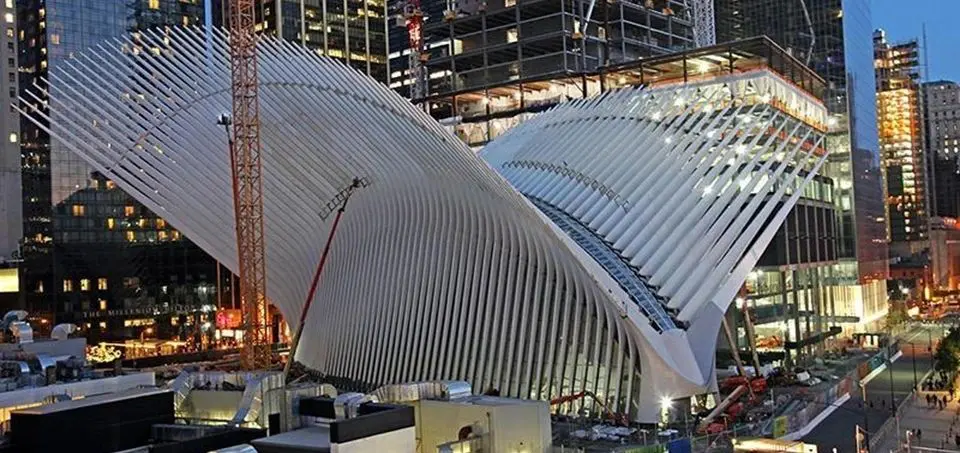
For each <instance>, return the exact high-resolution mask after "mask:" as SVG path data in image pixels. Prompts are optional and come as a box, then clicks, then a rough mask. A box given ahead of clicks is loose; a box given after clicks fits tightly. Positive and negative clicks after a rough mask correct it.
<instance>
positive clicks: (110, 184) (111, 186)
mask: <svg viewBox="0 0 960 453" xmlns="http://www.w3.org/2000/svg"><path fill="white" fill-rule="evenodd" d="M116 188H117V183H115V182H113V181H110V180H109V179H108V180H107V190H110V189H116Z"/></svg>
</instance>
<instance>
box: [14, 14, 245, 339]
mask: <svg viewBox="0 0 960 453" xmlns="http://www.w3.org/2000/svg"><path fill="white" fill-rule="evenodd" d="M16 14H17V17H16V23H17V26H18V27H19V29H20V33H19V35H18V37H17V41H18V43H19V55H18V63H19V73H20V77H19V87H20V92H21V93H25V92H26V91H28V90H32V89H34V87H35V86H45V83H46V80H49V77H50V74H51V73H52V72H56V71H58V70H60V69H62V68H63V67H64V66H65V65H66V64H67V61H68V60H69V59H71V58H74V57H75V56H76V55H77V54H78V53H79V52H81V51H83V50H86V49H87V48H90V47H93V46H96V45H98V44H101V43H102V42H103V41H104V40H108V39H114V38H118V37H121V36H123V35H124V34H125V33H127V32H128V31H137V30H140V29H147V28H154V27H165V26H171V25H178V24H183V23H184V22H187V23H189V24H191V25H199V24H202V20H203V17H204V15H203V3H202V2H200V1H181V0H176V1H173V0H142V1H140V0H135V1H133V0H124V1H120V0H97V1H86V2H76V1H74V0H20V1H19V2H17V11H16ZM29 99H30V100H31V101H33V103H39V102H40V101H41V99H38V98H29ZM20 126H21V128H22V136H21V143H20V145H21V154H22V162H21V173H22V185H23V192H22V209H23V219H22V224H23V254H24V262H23V263H22V264H21V266H20V271H21V273H22V280H21V281H22V289H23V290H24V291H23V292H22V295H23V299H22V300H20V301H18V303H20V304H22V308H24V309H26V310H28V311H30V312H31V313H38V314H43V315H44V316H48V317H53V318H55V320H56V321H57V322H71V321H72V322H75V323H76V324H77V325H79V326H80V327H81V328H84V329H89V330H88V331H87V333H86V336H87V337H88V338H89V339H90V340H91V341H98V340H122V339H129V338H141V339H142V338H144V337H145V336H146V337H148V338H149V337H151V336H160V337H165V338H175V337H177V336H178V335H179V334H181V333H183V332H184V327H185V326H183V324H184V322H182V320H180V319H179V318H180V317H181V316H186V317H187V319H191V318H192V313H194V312H195V311H196V309H198V308H199V307H201V306H202V305H204V304H209V305H216V291H215V288H217V286H218V285H217V284H216V277H217V276H218V275H220V276H221V277H223V278H224V280H223V282H222V285H220V286H222V287H223V288H225V290H224V291H223V292H222V294H223V295H224V296H223V297H225V299H226V300H227V304H229V299H230V295H229V287H230V283H229V275H230V274H229V272H226V271H223V272H218V263H217V262H216V261H215V260H213V259H212V258H210V257H209V255H207V254H206V253H204V252H203V251H202V250H200V249H199V248H198V247H197V246H196V245H194V244H193V243H192V242H190V241H189V240H186V239H185V238H184V237H183V235H182V234H181V233H180V232H179V231H178V230H176V229H175V228H172V227H170V226H169V225H168V224H167V223H166V222H165V221H164V220H163V219H162V218H160V217H159V216H157V215H156V214H155V213H153V212H152V211H150V210H149V209H147V208H146V207H144V206H143V205H142V204H141V203H139V202H137V201H136V200H134V199H133V198H132V197H130V196H129V195H128V194H127V193H126V192H124V191H123V190H121V189H119V188H118V187H117V186H116V185H115V184H114V182H113V181H111V180H109V179H108V178H105V177H103V176H102V175H101V174H100V173H99V172H96V171H94V169H93V168H92V167H90V166H89V164H87V163H86V162H85V161H83V160H82V159H78V158H77V157H76V155H75V154H74V153H72V152H71V151H70V149H69V147H68V146H67V145H66V144H64V143H62V142H60V141H58V140H55V139H51V138H50V137H49V136H48V135H47V134H46V133H45V132H44V131H43V129H42V128H40V127H37V125H36V124H35V123H32V122H29V121H26V120H25V119H24V120H23V122H22V124H21V125H20ZM171 319H172V320H171ZM178 323H179V324H178ZM190 323H191V324H193V322H192V319H191V322H190ZM147 329H149V331H148V330H147ZM145 333H148V335H145Z"/></svg>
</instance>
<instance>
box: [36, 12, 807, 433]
mask: <svg viewBox="0 0 960 453" xmlns="http://www.w3.org/2000/svg"><path fill="white" fill-rule="evenodd" d="M140 39H141V42H140V45H141V46H143V49H146V50H144V51H140V50H139V49H140V48H139V47H137V46H135V45H134V43H133V42H124V41H117V42H113V43H109V44H104V45H103V46H102V47H100V48H98V49H93V50H91V51H89V52H86V53H84V54H82V55H78V56H77V58H76V59H75V60H74V61H72V62H70V63H69V64H67V65H65V66H66V67H65V68H63V69H61V70H60V71H59V72H56V73H54V74H53V75H52V76H51V77H52V80H50V86H51V87H53V88H52V91H51V92H50V93H49V95H50V102H49V108H48V109H47V108H44V105H43V104H42V102H41V100H42V99H43V93H40V96H39V97H37V98H34V99H24V101H26V102H28V103H29V102H32V103H36V104H37V105H38V106H40V108H39V109H36V110H33V109H31V110H30V111H27V112H24V113H25V114H26V115H27V116H28V117H30V118H31V119H33V120H34V121H36V122H37V123H38V124H40V125H45V124H50V125H51V126H49V132H50V134H51V135H52V136H53V137H55V138H56V139H58V140H63V141H65V142H67V143H69V144H70V145H71V146H72V147H73V149H75V150H76V152H77V153H78V154H79V155H80V156H82V157H83V158H84V159H86V161H87V162H89V163H90V165H91V166H92V167H93V168H95V169H96V170H97V171H99V172H101V173H103V174H104V175H105V176H107V177H109V178H111V179H113V180H114V181H115V182H116V183H117V184H118V185H119V186H120V187H122V188H123V189H124V190H126V191H128V192H129V193H130V194H131V195H133V196H134V197H136V198H137V199H138V200H140V201H141V202H142V203H144V204H145V205H146V206H147V207H149V208H150V209H152V210H154V211H155V212H157V213H158V214H160V215H161V216H162V217H164V218H165V219H166V220H167V221H168V222H169V223H170V224H172V225H173V226H175V227H176V228H178V229H180V230H181V231H183V232H184V233H185V234H186V235H187V236H188V237H189V238H190V239H191V240H193V241H194V242H195V243H197V244H198V245H199V246H200V247H202V248H203V249H204V250H206V251H207V252H208V253H210V254H211V255H212V256H213V257H215V258H216V259H218V260H220V261H221V262H223V263H224V264H225V265H226V266H228V267H229V268H231V269H233V270H236V267H237V266H236V264H237V250H236V241H235V236H234V227H233V214H232V206H233V205H232V202H231V187H230V175H229V165H228V164H229V163H228V158H229V156H228V153H227V137H226V134H225V132H224V131H223V129H221V128H220V127H218V126H217V125H216V118H217V116H218V115H219V114H220V113H222V112H228V111H229V110H230V101H231V98H230V92H229V89H230V77H229V73H228V71H229V64H228V52H227V47H226V38H225V36H223V35H221V34H219V32H215V33H214V34H213V36H211V37H210V39H209V40H207V39H205V38H204V35H203V33H202V32H200V31H197V30H184V29H173V30H171V31H170V32H169V34H168V35H166V36H159V35H154V34H150V33H146V34H143V35H142V36H141V38H140ZM260 45H261V51H260V58H261V61H260V77H261V87H260V102H261V121H262V140H263V147H264V181H265V189H264V190H265V199H264V204H265V217H266V220H265V222H266V234H267V237H266V254H267V269H268V277H267V278H268V280H269V284H268V285H267V287H268V288H269V294H268V297H269V299H270V300H271V301H272V303H274V304H276V305H277V306H278V307H279V308H280V310H281V311H282V312H283V314H284V316H285V318H286V319H288V320H291V319H297V318H298V315H299V312H300V309H301V308H302V306H303V304H304V298H305V296H306V293H307V290H308V287H309V284H310V279H311V276H312V273H313V271H314V268H315V266H316V264H317V262H318V260H319V255H320V251H321V249H322V247H323V245H324V241H325V238H326V236H327V234H328V232H329V228H330V226H331V223H332V216H329V217H326V216H321V215H320V214H321V213H323V212H325V210H326V209H327V208H326V206H327V204H328V203H329V202H330V201H331V200H333V199H335V197H336V196H337V194H338V193H339V192H340V190H341V189H342V188H343V187H344V186H346V185H347V184H349V183H350V182H351V181H352V179H353V178H355V177H361V178H365V179H366V180H367V181H369V182H370V185H369V186H368V187H366V188H363V189H362V190H360V191H358V192H356V194H355V195H354V197H353V198H352V199H351V202H350V206H349V208H348V211H347V213H346V214H345V216H344V218H343V221H342V224H341V226H340V230H338V233H337V236H336V238H335V242H334V244H333V248H332V251H331V255H330V257H329V262H328V264H327V267H326V269H325V271H324V274H323V276H322V278H321V282H320V287H319V290H318V292H317V296H316V297H317V299H316V301H315V303H314V304H313V306H312V308H311V313H310V315H309V317H308V320H307V323H308V325H307V328H306V329H305V331H304V336H303V339H302V342H301V347H300V350H299V353H298V356H297V359H298V360H300V361H302V362H304V363H305V364H307V365H309V366H311V367H314V368H316V369H318V370H320V371H321V372H323V373H327V374H329V375H333V376H339V377H344V378H349V379H351V380H355V381H360V382H364V383H369V384H371V385H379V384H389V383H398V382H407V381H417V380H434V379H462V380H466V381H469V382H470V383H471V384H472V385H473V387H474V389H479V390H485V389H488V388H496V389H498V390H499V391H500V392H501V393H502V394H504V395H507V396H516V397H523V398H538V399H552V398H555V397H558V396H561V395H568V394H571V393H576V392H579V391H583V390H589V391H592V392H595V393H596V394H597V395H598V396H599V398H601V399H602V400H603V401H605V402H606V403H608V405H609V406H610V407H611V408H612V409H613V410H614V411H617V412H626V413H629V414H631V416H632V417H633V418H634V419H636V420H642V421H647V422H652V421H655V419H656V414H657V413H658V411H659V401H660V400H661V398H663V397H680V396H689V395H694V394H699V393H703V392H705V391H707V390H708V389H709V388H710V387H711V386H712V385H715V384H714V382H713V376H714V373H713V361H714V357H713V354H714V348H715V344H716V338H717V332H718V328H719V323H720V317H721V316H722V314H723V313H724V311H725V309H726V307H727V305H728V304H729V302H730V301H731V299H733V297H734V295H735V293H736V291H737V289H738V288H739V287H740V285H741V284H742V282H743V279H744V278H745V276H746V273H747V272H748V271H749V270H750V269H751V268H752V267H753V265H754V263H755V262H756V260H757V259H758V258H759V255H760V253H761V252H762V251H763V249H764V248H765V246H766V244H767V243H768V242H769V240H770V238H771V237H772V235H773V233H774V231H775V230H776V229H777V228H778V227H779V225H780V224H781V223H782V221H783V218H784V216H785V215H786V212H787V211H788V210H789V209H790V206H791V205H792V203H793V202H794V201H795V199H796V197H797V196H798V194H799V193H800V192H801V190H792V189H791V190H792V193H793V195H792V196H786V195H785V193H786V192H785V191H786V190H787V187H788V186H789V187H791V188H799V189H802V188H803V187H802V186H803V184H804V183H805V182H806V181H809V179H810V178H811V177H812V175H813V174H814V173H815V170H816V168H817V167H818V166H819V164H820V163H822V160H823V157H824V156H823V155H820V154H815V153H813V151H811V150H803V149H801V146H800V145H799V144H794V143H791V141H790V140H782V139H778V138H777V137H780V138H782V137H784V135H783V134H786V136H787V137H800V136H804V137H809V136H810V133H811V131H810V129H809V128H806V127H805V126H802V124H801V123H800V122H798V121H795V120H792V119H790V118H787V117H784V116H783V115H780V114H778V113H776V111H774V110H772V109H769V108H768V106H766V105H753V106H745V105H736V106H735V105H733V104H730V103H727V104H729V105H726V106H725V107H723V108H720V109H717V110H714V109H713V108H712V107H710V108H707V107H705V106H706V105H708V104H709V103H710V102H713V101H717V99H710V98H709V97H710V96H719V95H718V94H716V93H717V92H716V91H713V92H711V93H714V94H711V95H709V96H707V95H705V94H704V93H703V92H701V91H700V90H699V89H698V88H697V87H694V86H687V87H681V88H669V89H659V90H652V91H644V90H639V89H637V90H625V91H618V92H612V93H608V94H606V95H604V96H602V97H598V98H595V99H591V100H586V101H578V102H572V103H568V104H566V105H563V106H561V107H559V108H556V109H554V110H553V111H550V112H547V113H545V114H543V115H541V116H539V117H537V118H536V119H534V120H532V121H530V122H528V123H525V124H523V125H521V126H520V127H518V128H516V129H515V130H513V131H511V132H510V133H508V134H507V135H506V136H504V137H502V138H501V139H500V140H497V141H495V142H493V143H492V144H491V145H489V146H488V147H487V149H486V151H485V152H484V155H483V157H484V158H485V159H486V160H487V161H488V162H489V165H488V164H487V163H484V162H483V161H482V160H481V159H480V158H478V157H477V156H475V155H474V153H473V152H471V151H470V149H469V148H467V147H466V146H465V145H463V144H462V143H461V142H460V141H459V140H457V139H456V138H455V137H454V136H452V135H450V134H449V133H448V132H446V131H445V130H444V129H443V128H442V127H441V126H440V125H439V124H438V123H436V122H435V121H434V120H433V119H431V118H430V117H428V116H427V115H425V114H424V113H423V112H422V111H420V110H418V109H417V108H415V107H414V106H412V105H411V104H410V103H409V102H407V101H406V100H404V99H402V98H401V97H399V96H397V95H396V94H394V93H393V92H391V91H390V90H388V89H387V88H386V87H383V86H381V85H379V84H377V83H376V82H375V81H373V80H372V79H369V78H368V77H366V76H364V75H362V74H360V73H358V72H356V71H354V70H352V69H350V68H348V67H346V66H344V65H342V64H340V63H338V62H336V61H334V60H329V59H325V58H323V57H320V56H318V55H316V54H315V53H312V52H310V51H308V50H306V49H303V48H300V47H298V46H295V45H293V44H289V43H285V42H282V41H279V40H275V39H271V38H264V39H263V40H262V41H261V44H260ZM728 93H729V90H728ZM721 104H722V103H720V104H718V105H721ZM747 114H750V115H753V117H754V118H756V120H755V121H752V122H750V123H749V124H747V122H746V121H744V120H742V119H738V118H742V117H743V115H747ZM45 127H46V126H45ZM704 131H727V132H726V133H715V132H704ZM772 131H777V132H778V133H771V132H772ZM780 132H782V133H783V134H780ZM771 150H773V151H772V152H773V154H771ZM767 157H770V158H767ZM774 157H775V158H774ZM788 163H792V164H788ZM490 166H492V167H493V169H491V167H490ZM801 167H804V168H807V169H809V170H811V171H809V172H800V168H801ZM494 169H495V170H498V171H500V172H501V173H502V174H503V177H501V176H500V175H498V174H497V173H496V172H495V171H494ZM504 177H505V178H506V179H504ZM508 181H509V182H508ZM511 183H512V185H511ZM514 186H515V187H516V188H514ZM751 188H752V189H753V190H752V191H751V190H750V189H751ZM754 193H756V194H761V195H762V194H766V196H757V195H751V194H754ZM591 404H592V403H590V402H586V401H582V400H581V401H576V402H573V403H565V404H564V405H563V406H562V407H561V408H560V410H562V411H566V412H573V411H576V410H579V409H580V407H581V405H587V406H590V405H591Z"/></svg>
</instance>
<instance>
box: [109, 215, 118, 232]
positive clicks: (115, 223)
mask: <svg viewBox="0 0 960 453" xmlns="http://www.w3.org/2000/svg"><path fill="white" fill-rule="evenodd" d="M116 225H117V221H116V220H114V219H113V218H112V217H111V218H108V219H107V229H108V230H112V229H113V228H114V227H115V226H116Z"/></svg>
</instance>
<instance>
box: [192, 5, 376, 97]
mask: <svg viewBox="0 0 960 453" xmlns="http://www.w3.org/2000/svg"><path fill="white" fill-rule="evenodd" d="M212 1H213V2H214V7H213V10H214V13H213V18H212V21H211V22H212V23H213V24H215V25H219V24H225V23H226V21H225V20H224V18H225V17H226V15H227V8H226V6H227V5H228V3H227V2H226V0H212ZM387 17H388V12H387V0H344V1H338V2H334V1H326V0H259V1H258V5H257V18H258V19H259V20H260V24H259V25H258V26H257V27H258V29H259V30H260V31H263V32H266V33H270V34H273V35H275V36H280V37H282V38H283V39H285V40H287V41H292V42H296V43H300V44H302V45H304V46H307V47H309V48H311V49H314V50H316V51H317V52H318V53H321V54H323V55H326V56H328V57H332V58H335V59H337V60H340V61H342V62H344V63H346V64H348V65H350V66H351V67H353V68H354V69H356V70H358V71H360V72H362V73H364V74H367V75H369V76H370V77H373V78H374V79H375V80H377V81H378V82H381V83H387V81H388V75H389V73H390V61H389V57H388V54H389V47H388V46H389V44H388V40H387V38H388V36H387V35H388V33H389V31H390V30H389V29H388V21H387Z"/></svg>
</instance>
